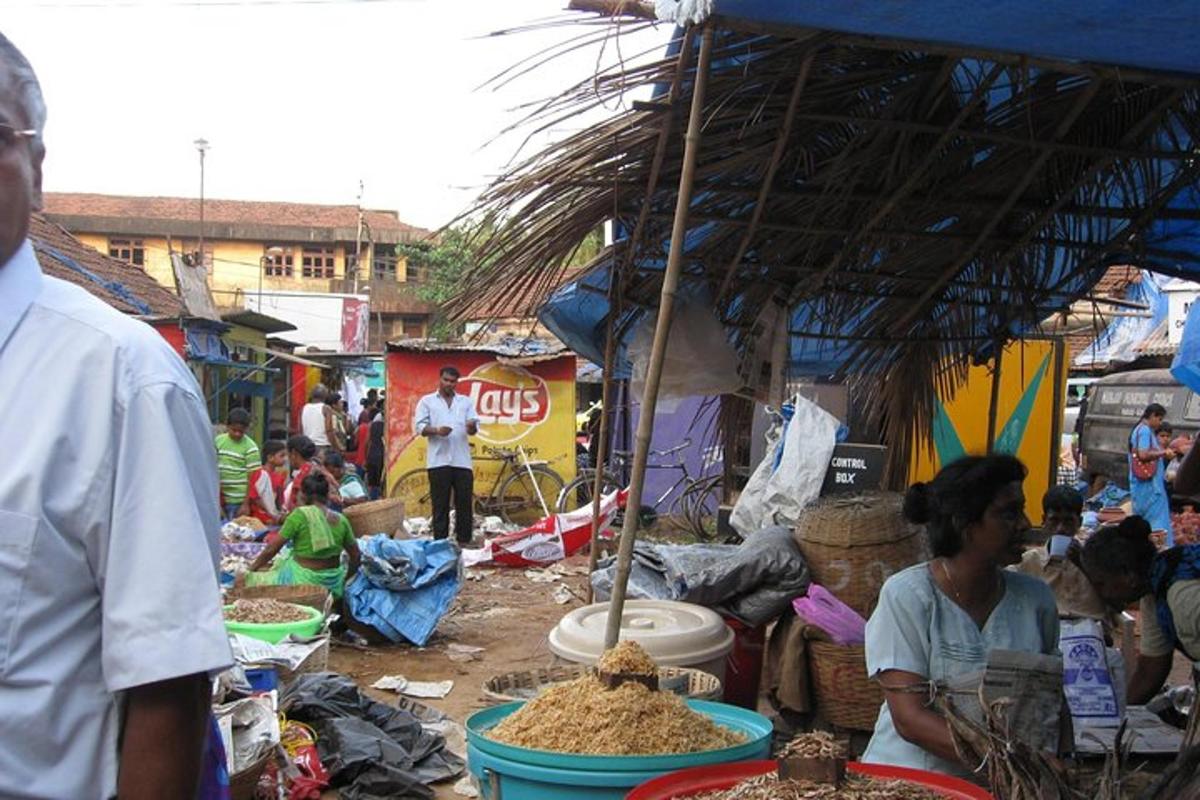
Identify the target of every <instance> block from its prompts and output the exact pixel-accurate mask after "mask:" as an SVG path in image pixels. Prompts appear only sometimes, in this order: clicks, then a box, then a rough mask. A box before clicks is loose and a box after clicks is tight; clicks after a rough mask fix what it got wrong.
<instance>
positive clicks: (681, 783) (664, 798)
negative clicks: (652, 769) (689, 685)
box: [625, 761, 993, 800]
mask: <svg viewBox="0 0 1200 800" xmlns="http://www.w3.org/2000/svg"><path fill="white" fill-rule="evenodd" d="M777 764H778V762H776V761H737V762H734V763H732V764H713V765H712V766H707V767H692V768H691V769H681V770H679V771H678V772H672V773H670V774H669V775H662V776H659V777H657V778H655V779H654V780H651V781H646V782H645V783H643V784H642V785H641V786H639V787H637V788H636V789H634V790H633V791H632V792H630V793H629V794H627V795H625V800H671V798H672V797H687V796H688V795H692V794H699V793H701V792H716V791H720V790H721V789H729V788H731V787H732V786H733V785H734V784H736V783H738V782H739V781H744V780H746V779H747V778H753V777H754V776H756V775H762V774H763V773H765V772H774V771H775V769H776V765H777ZM846 769H848V770H849V771H851V772H857V773H858V774H859V775H870V776H871V777H872V778H887V779H889V780H903V781H908V782H909V783H915V784H917V785H918V786H923V787H925V788H927V789H931V790H933V791H935V792H937V793H939V794H941V795H942V796H943V797H950V798H954V800H993V798H992V796H991V794H989V793H988V792H987V791H985V790H984V789H980V788H979V787H978V786H976V785H975V784H973V783H968V782H966V781H964V780H961V779H960V778H952V777H950V776H949V775H939V774H938V773H936V772H925V771H924V770H919V769H908V768H907V767H890V766H887V765H884V764H862V763H860V762H858V761H851V762H850V763H849V764H847V765H846Z"/></svg>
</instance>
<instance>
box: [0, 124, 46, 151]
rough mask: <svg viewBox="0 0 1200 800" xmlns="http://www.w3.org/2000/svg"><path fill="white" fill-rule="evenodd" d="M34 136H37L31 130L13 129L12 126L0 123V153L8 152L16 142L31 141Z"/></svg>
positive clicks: (35, 132)
mask: <svg viewBox="0 0 1200 800" xmlns="http://www.w3.org/2000/svg"><path fill="white" fill-rule="evenodd" d="M35 136H37V131H35V130H33V129H32V128H29V129H21V128H14V127H13V126H12V125H5V124H4V123H0V151H4V150H8V149H9V148H10V147H13V146H15V145H16V143H17V142H19V141H22V140H24V139H32V138H33V137H35Z"/></svg>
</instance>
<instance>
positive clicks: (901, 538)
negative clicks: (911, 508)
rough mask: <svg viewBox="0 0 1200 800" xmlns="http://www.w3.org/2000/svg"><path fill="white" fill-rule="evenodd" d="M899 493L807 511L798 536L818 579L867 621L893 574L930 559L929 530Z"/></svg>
mask: <svg viewBox="0 0 1200 800" xmlns="http://www.w3.org/2000/svg"><path fill="white" fill-rule="evenodd" d="M902 505H903V497H902V496H901V495H899V494H896V493H894V492H871V493H868V494H861V495H850V496H842V497H831V498H829V499H827V500H823V501H821V502H819V503H817V504H816V505H813V506H810V507H809V508H807V509H805V510H804V512H803V513H802V514H801V516H800V520H799V521H798V522H797V523H796V530H795V536H796V539H797V541H798V542H799V544H800V551H801V552H802V553H804V559H805V561H806V562H807V563H808V569H809V571H810V572H811V574H812V579H813V580H814V581H815V582H816V583H819V584H821V585H822V586H824V587H825V588H826V589H828V590H829V591H831V592H833V594H834V595H836V596H837V598H838V599H839V600H841V601H842V602H843V603H845V604H846V605H848V606H850V607H851V608H853V609H854V610H855V611H857V612H858V613H859V614H862V615H863V616H864V617H870V616H871V612H872V611H874V610H875V603H876V602H878V600H879V589H880V587H881V586H883V582H884V581H886V580H887V579H888V578H889V577H891V576H892V575H893V574H895V573H897V572H899V571H900V570H902V569H904V568H905V567H910V566H912V565H913V564H916V563H918V562H919V561H923V560H925V559H926V558H927V557H928V556H927V549H926V539H925V535H924V532H923V531H922V530H921V528H919V527H918V526H916V525H911V524H909V523H908V522H907V521H906V520H905V519H904V517H903V515H902V514H901V510H900V509H901V506H902Z"/></svg>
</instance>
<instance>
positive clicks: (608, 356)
mask: <svg viewBox="0 0 1200 800" xmlns="http://www.w3.org/2000/svg"><path fill="white" fill-rule="evenodd" d="M630 246H633V245H632V243H631V245H630ZM620 274H621V272H620V270H619V269H618V268H617V259H616V258H615V257H614V258H613V260H612V268H611V269H610V270H609V273H608V288H609V292H608V321H607V322H606V323H605V325H606V330H605V334H604V373H603V375H602V379H603V387H604V388H603V389H601V391H600V430H599V431H598V432H597V433H596V435H597V436H599V437H600V441H599V442H597V443H596V480H595V482H594V483H593V484H592V546H591V549H590V550H589V552H588V586H587V601H588V602H589V603H591V602H593V601H594V600H595V599H596V595H595V589H594V588H593V587H592V579H591V575H592V573H593V572H595V571H596V562H597V560H598V558H599V555H600V554H599V549H600V548H599V545H600V493H601V492H602V491H604V471H605V470H604V462H605V461H606V460H607V459H608V440H609V437H610V436H611V432H610V430H609V418H610V417H611V416H612V413H613V408H612V388H613V386H612V385H613V377H612V373H613V362H614V361H615V360H616V350H617V348H616V337H615V336H614V335H613V323H614V320H615V319H616V316H617V305H618V304H619V303H620V298H621V290H620Z"/></svg>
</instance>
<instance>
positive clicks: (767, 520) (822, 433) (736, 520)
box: [729, 395, 840, 537]
mask: <svg viewBox="0 0 1200 800" xmlns="http://www.w3.org/2000/svg"><path fill="white" fill-rule="evenodd" d="M792 404H793V406H794V407H795V410H794V412H793V413H792V418H791V419H790V420H788V423H787V427H786V428H785V429H784V433H783V438H782V441H781V442H780V443H779V444H777V445H776V449H772V450H770V451H769V452H767V453H766V454H765V455H764V457H763V460H762V462H761V463H760V464H759V465H758V466H757V467H756V468H755V470H754V472H753V473H752V474H751V475H750V480H748V481H747V482H746V487H745V488H744V489H742V493H741V495H739V496H738V501H737V503H736V504H735V505H734V507H733V512H732V513H731V514H730V516H729V524H730V525H732V526H733V527H734V529H735V530H737V532H738V533H740V534H741V535H742V536H745V537H749V536H750V535H751V534H753V533H754V532H755V531H757V530H760V529H762V528H765V527H767V526H768V525H773V524H776V523H784V524H787V523H795V522H796V521H797V520H798V519H799V518H800V512H801V511H803V510H804V508H805V506H807V505H808V504H809V503H811V502H813V501H814V500H816V499H817V497H818V496H819V495H820V494H821V485H822V484H823V483H824V482H825V472H826V471H827V470H828V469H829V459H830V458H831V457H832V456H833V448H834V447H835V446H836V445H837V436H838V428H839V427H840V423H839V422H838V420H837V417H835V416H833V415H832V414H830V413H829V412H828V411H826V410H825V409H823V408H821V407H820V406H819V405H817V404H816V403H814V402H813V401H811V400H809V399H807V398H805V397H802V396H800V395H796V397H795V398H794V399H793V401H792ZM780 447H782V453H780V452H778V448H780Z"/></svg>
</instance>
